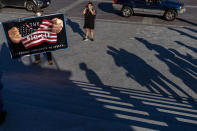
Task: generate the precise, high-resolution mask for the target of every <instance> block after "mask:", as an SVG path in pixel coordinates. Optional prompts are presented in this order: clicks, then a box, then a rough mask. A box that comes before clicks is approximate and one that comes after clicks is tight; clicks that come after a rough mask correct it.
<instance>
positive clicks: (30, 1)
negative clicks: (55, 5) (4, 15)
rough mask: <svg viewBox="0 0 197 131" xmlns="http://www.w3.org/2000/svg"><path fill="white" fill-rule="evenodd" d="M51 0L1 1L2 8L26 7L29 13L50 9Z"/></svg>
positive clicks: (0, 6)
mask: <svg viewBox="0 0 197 131" xmlns="http://www.w3.org/2000/svg"><path fill="white" fill-rule="evenodd" d="M50 3H51V0H0V8H3V7H5V6H12V7H24V8H26V9H27V10H28V11H35V10H36V9H41V8H45V7H48V6H49V4H50Z"/></svg>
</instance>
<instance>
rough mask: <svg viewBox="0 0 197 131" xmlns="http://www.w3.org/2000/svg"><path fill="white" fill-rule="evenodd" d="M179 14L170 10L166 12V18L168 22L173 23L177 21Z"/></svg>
mask: <svg viewBox="0 0 197 131" xmlns="http://www.w3.org/2000/svg"><path fill="white" fill-rule="evenodd" d="M176 16H177V13H176V11H174V10H168V11H166V12H165V14H164V17H165V19H166V20H167V21H173V20H175V19H176Z"/></svg>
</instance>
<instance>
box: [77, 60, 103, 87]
mask: <svg viewBox="0 0 197 131" xmlns="http://www.w3.org/2000/svg"><path fill="white" fill-rule="evenodd" d="M79 67H80V69H81V70H83V71H85V74H86V77H87V79H88V80H89V82H90V83H91V84H94V85H95V86H97V87H105V85H104V84H103V82H102V81H101V79H100V78H99V76H98V75H97V74H96V73H95V72H94V71H93V70H91V69H89V68H88V67H87V65H86V64H85V63H80V64H79Z"/></svg>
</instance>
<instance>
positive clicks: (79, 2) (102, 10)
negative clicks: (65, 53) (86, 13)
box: [0, 0, 197, 26]
mask: <svg viewBox="0 0 197 131" xmlns="http://www.w3.org/2000/svg"><path fill="white" fill-rule="evenodd" d="M183 2H184V3H185V7H186V9H187V12H186V13H185V14H182V15H180V16H179V17H178V18H177V19H176V20H175V21H173V22H168V21H165V20H164V19H163V18H162V17H159V16H151V15H143V14H136V15H135V16H132V17H130V18H124V17H122V16H121V13H120V12H119V11H115V10H114V9H113V8H112V0H111V1H109V0H108V1H106V0H94V5H95V8H96V10H97V19H104V20H112V21H128V22H135V23H143V24H162V25H175V26H197V13H196V12H197V1H196V0H183ZM86 3H87V1H86V0H72V1H71V0H56V1H52V4H51V5H50V6H49V7H48V8H46V9H44V10H45V13H46V14H49V13H56V12H62V13H65V14H66V16H69V17H81V18H83V15H82V10H83V8H84V6H85V5H86ZM69 7H70V8H69ZM0 15H1V16H6V18H5V17H1V18H0V21H5V20H8V19H11V18H18V17H24V16H32V15H33V14H32V13H31V12H27V11H26V10H25V9H21V8H8V7H7V8H4V9H2V10H1V13H0Z"/></svg>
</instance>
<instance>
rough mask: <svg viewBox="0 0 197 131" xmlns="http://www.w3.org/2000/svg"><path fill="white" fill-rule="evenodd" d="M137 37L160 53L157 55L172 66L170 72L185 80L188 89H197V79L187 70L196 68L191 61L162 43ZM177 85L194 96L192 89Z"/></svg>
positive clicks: (149, 47)
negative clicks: (153, 42) (157, 43)
mask: <svg viewBox="0 0 197 131" xmlns="http://www.w3.org/2000/svg"><path fill="white" fill-rule="evenodd" d="M135 39H136V40H138V41H139V42H141V43H142V44H144V45H145V46H146V47H147V48H148V49H149V50H154V51H156V52H157V53H158V55H156V57H157V58H158V59H159V60H161V61H163V62H164V63H166V64H167V66H168V67H169V68H170V72H171V73H172V74H173V75H174V76H176V77H179V78H181V79H182V80H183V82H184V83H185V84H186V85H187V86H188V87H189V88H188V90H190V91H191V92H193V91H192V90H194V91H196V89H195V83H196V80H195V78H193V77H192V76H191V75H190V74H188V72H187V70H190V69H194V67H193V66H192V65H191V64H190V63H188V62H186V61H184V60H182V59H180V58H178V57H176V56H175V55H174V54H173V53H172V52H170V50H168V49H166V48H164V47H162V46H160V45H156V44H152V43H150V42H148V41H147V40H145V39H143V38H137V37H136V38H135ZM171 83H172V82H171ZM175 87H177V89H178V90H180V91H181V92H182V93H184V94H185V95H187V96H188V97H189V98H190V99H192V96H191V95H190V93H189V92H190V91H189V92H188V90H187V91H186V90H183V89H181V88H180V87H178V86H175ZM194 94H195V93H194Z"/></svg>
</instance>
